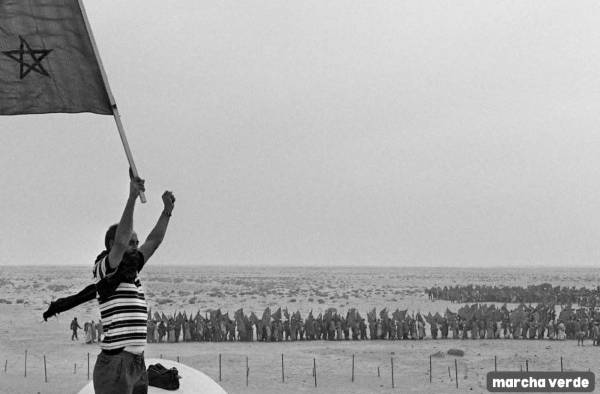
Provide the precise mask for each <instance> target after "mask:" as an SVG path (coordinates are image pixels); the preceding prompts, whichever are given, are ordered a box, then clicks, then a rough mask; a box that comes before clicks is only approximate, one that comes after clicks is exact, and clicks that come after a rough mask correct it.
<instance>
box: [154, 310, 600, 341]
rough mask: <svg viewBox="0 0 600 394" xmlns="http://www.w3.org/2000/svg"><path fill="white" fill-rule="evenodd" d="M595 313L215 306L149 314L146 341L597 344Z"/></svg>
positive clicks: (598, 332) (598, 329)
mask: <svg viewBox="0 0 600 394" xmlns="http://www.w3.org/2000/svg"><path fill="white" fill-rule="evenodd" d="M599 322H600V313H599V312H596V311H595V310H594V309H593V308H578V309H574V308H572V307H570V306H566V307H563V308H562V310H561V312H560V313H559V314H558V315H557V314H556V312H555V307H554V304H538V305H537V306H531V305H525V304H520V305H519V306H518V307H516V308H514V309H511V310H509V309H508V308H507V307H506V305H504V306H502V307H497V306H496V305H487V304H473V305H464V306H463V307H461V308H460V309H458V311H457V312H451V311H450V310H449V309H447V310H446V312H445V313H444V315H443V316H442V315H440V314H439V313H436V314H435V315H431V313H429V314H427V315H424V314H421V313H418V312H417V313H416V314H415V313H408V310H403V311H401V310H399V309H396V311H394V312H392V313H391V314H390V313H389V312H388V310H387V309H383V310H381V311H380V312H379V314H377V313H376V310H375V309H373V310H371V311H369V312H367V314H366V319H365V318H364V317H362V316H361V314H360V313H359V312H358V311H357V310H356V309H355V308H352V309H350V310H348V311H347V312H346V314H345V315H344V314H341V313H338V312H337V310H336V309H335V308H329V309H328V310H327V311H325V313H319V315H318V316H313V313H312V311H311V312H310V313H309V314H308V316H306V318H302V316H301V314H300V312H299V311H297V312H295V313H291V314H290V313H289V312H288V311H287V310H286V309H283V310H282V309H281V308H279V309H277V311H276V312H275V313H271V311H270V308H266V309H265V311H264V312H263V315H262V317H261V318H259V317H258V316H257V315H256V314H255V313H254V312H252V313H250V315H247V314H245V313H244V311H243V310H242V309H239V310H238V311H236V312H235V313H234V314H233V317H230V316H229V313H222V312H221V310H220V309H217V310H212V311H210V312H207V313H205V314H204V316H203V315H202V314H200V312H198V313H196V315H187V313H186V312H183V313H181V312H179V313H173V314H171V315H170V316H167V315H165V314H164V313H162V314H159V313H158V312H155V313H154V314H153V315H152V314H151V313H149V318H148V342H192V341H194V342H196V341H200V342H220V341H266V342H280V341H299V340H373V339H385V340H408V339H417V340H418V339H425V338H431V339H446V338H453V339H500V338H503V339H549V340H566V339H577V340H578V344H583V340H585V339H592V340H593V344H594V345H597V344H598V343H600V325H599Z"/></svg>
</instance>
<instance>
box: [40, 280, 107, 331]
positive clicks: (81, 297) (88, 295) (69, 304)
mask: <svg viewBox="0 0 600 394" xmlns="http://www.w3.org/2000/svg"><path fill="white" fill-rule="evenodd" d="M94 298H96V285H95V284H91V285H89V286H87V287H86V288H85V289H83V290H81V291H80V292H79V293H77V294H75V295H72V296H69V297H63V298H59V299H58V300H56V301H52V302H51V303H50V306H49V307H48V310H46V312H44V313H43V314H42V316H43V318H44V321H46V320H48V318H49V317H52V316H54V315H56V314H58V313H61V312H65V311H68V310H69V309H73V308H75V307H76V306H78V305H81V304H83V303H85V302H88V301H91V300H93V299H94ZM79 328H81V327H79Z"/></svg>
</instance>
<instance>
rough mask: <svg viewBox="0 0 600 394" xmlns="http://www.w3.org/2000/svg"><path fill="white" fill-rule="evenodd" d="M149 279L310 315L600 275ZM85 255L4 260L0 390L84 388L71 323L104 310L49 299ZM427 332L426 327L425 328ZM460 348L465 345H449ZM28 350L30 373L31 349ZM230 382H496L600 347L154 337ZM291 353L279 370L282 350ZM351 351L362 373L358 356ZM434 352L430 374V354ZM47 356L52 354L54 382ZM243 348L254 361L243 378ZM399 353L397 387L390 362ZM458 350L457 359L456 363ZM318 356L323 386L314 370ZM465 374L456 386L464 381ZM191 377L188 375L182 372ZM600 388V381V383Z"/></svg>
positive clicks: (75, 285) (570, 364) (404, 385)
mask: <svg viewBox="0 0 600 394" xmlns="http://www.w3.org/2000/svg"><path fill="white" fill-rule="evenodd" d="M145 271H146V272H142V282H143V283H144V288H145V291H146V295H147V298H148V304H149V307H150V308H151V309H152V311H153V312H154V311H158V312H164V313H165V314H172V313H174V312H178V311H186V312H187V313H188V314H190V313H196V312H197V311H200V312H201V313H203V314H204V313H205V312H206V311H207V310H209V309H212V308H221V309H222V311H223V312H230V316H231V314H233V312H234V311H235V310H237V309H238V308H240V307H243V308H244V311H245V312H246V313H249V312H251V311H254V312H255V313H257V314H260V313H262V311H263V310H264V308H265V307H267V306H269V307H271V310H274V309H273V308H277V307H279V306H281V307H288V309H289V310H290V312H292V311H295V310H300V311H301V312H302V315H303V316H306V313H308V311H310V310H313V313H314V314H315V315H316V314H318V313H319V312H321V311H324V310H325V309H327V308H328V307H335V308H338V309H339V310H340V312H344V311H345V310H347V309H348V308H351V307H356V308H358V310H359V311H360V312H361V314H362V315H363V316H365V315H366V312H367V311H368V310H370V309H371V308H373V307H376V308H377V311H380V310H381V309H382V308H384V307H385V308H388V310H394V309H395V308H396V307H398V308H400V309H409V310H410V311H415V312H416V311H421V312H423V313H428V312H433V313H434V312H440V313H443V311H445V310H446V307H449V308H450V309H451V310H453V311H456V310H457V309H458V308H459V307H460V306H461V305H458V304H451V303H449V302H443V301H435V302H432V301H429V300H428V299H427V297H426V296H425V294H424V293H423V289H424V288H425V287H427V286H431V285H438V284H441V285H444V284H445V283H448V284H449V285H450V284H455V283H487V284H490V283H498V284H506V285H514V284H517V285H525V284H526V283H536V284H538V283H543V282H550V283H553V284H555V285H556V284H561V285H567V286H571V285H576V284H577V285H579V286H588V287H590V286H595V283H597V282H598V277H599V272H598V270H579V271H578V270H571V269H570V270H542V271H540V270H538V271H533V270H532V271H514V270H510V271H509V270H496V271H494V270H482V271H479V272H473V271H472V270H462V271H461V270H454V271H452V272H446V271H445V270H443V269H437V270H436V269H433V270H430V269H429V270H427V269H412V270H411V269H398V270H389V271H388V270H371V269H364V270H363V269H297V270H296V269H283V270H277V269H270V268H265V269H263V270H260V269H258V270H257V269H254V268H253V269H239V268H238V269H235V270H234V269H229V270H227V269H225V270H222V269H220V268H217V267H213V268H208V269H207V268H201V269H198V268H196V269H193V268H190V269H188V270H187V271H186V268H181V269H179V268H178V269H173V268H172V267H169V268H167V267H151V268H149V269H147V270H145ZM90 280H91V270H90V269H88V268H86V267H76V268H73V267H70V268H64V267H63V268H60V269H58V270H57V269H56V268H47V267H44V268H41V267H20V268H11V267H8V268H7V267H2V268H0V315H1V316H3V317H4V318H3V319H0V393H6V394H18V393H27V394H29V393H31V394H36V393H48V394H65V393H67V394H68V393H76V392H78V390H79V389H80V388H81V387H83V386H84V385H85V384H86V383H87V381H88V376H87V374H88V372H87V371H88V361H87V360H88V354H89V360H90V365H89V368H90V376H91V372H92V371H93V366H94V362H95V359H96V356H97V354H98V353H99V346H98V344H92V345H86V344H84V343H83V342H84V341H83V332H82V331H80V339H79V341H71V333H70V330H69V325H70V322H71V320H72V319H73V317H75V316H76V317H77V318H78V320H79V322H80V325H81V326H83V322H85V321H90V320H94V321H98V318H99V313H98V310H97V306H96V304H95V302H90V303H88V304H84V305H81V306H79V307H77V308H75V309H73V310H71V311H68V312H66V313H64V314H61V315H59V316H58V318H52V319H50V320H49V321H48V322H43V320H42V318H41V314H42V312H43V310H45V308H46V307H47V303H48V302H49V301H50V300H52V299H55V298H58V297H62V296H65V295H71V294H74V293H75V292H77V291H79V290H81V289H82V288H83V287H84V286H85V285H87V284H88V283H90ZM427 333H428V335H429V331H428V332H427ZM449 349H460V350H463V351H464V356H462V357H454V356H450V355H448V354H447V351H448V350H449ZM26 351H27V370H26V371H27V376H25V352H26ZM219 354H220V355H221V380H220V384H221V385H222V386H223V387H224V388H225V390H227V391H228V392H229V393H277V394H279V393H298V392H315V393H407V392H408V393H410V392H414V393H445V392H469V393H483V392H487V391H486V388H485V383H486V382H485V379H486V373H487V372H490V371H493V370H494V358H495V360H496V365H497V368H498V370H512V371H519V370H520V369H521V368H522V369H523V370H525V369H526V368H529V370H535V371H559V370H560V368H561V357H562V361H563V368H564V370H574V371H575V370H576V371H587V370H588V369H589V370H591V371H592V372H595V373H596V374H598V373H599V372H600V347H593V346H592V345H591V341H587V342H586V344H585V346H584V347H577V345H576V341H563V342H558V341H550V340H502V339H500V340H471V339H469V340H431V339H425V340H423V341H410V340H409V341H311V342H306V341H301V342H283V343H261V342H252V343H242V342H233V343H231V342H228V343H223V342H221V343H198V342H192V343H190V342H188V343H176V344H173V343H161V344H153V343H151V344H148V347H147V349H146V356H147V357H155V358H160V357H161V356H162V357H163V358H168V359H173V360H177V358H179V360H180V361H181V362H183V363H185V364H187V365H190V366H192V367H194V368H197V369H199V370H201V371H203V372H204V373H206V374H207V375H209V376H210V377H212V378H213V379H215V380H216V381H219ZM282 354H283V356H284V380H283V381H282V371H281V355H282ZM353 355H354V367H355V368H354V382H353V381H352V356H353ZM430 355H433V357H432V375H431V382H430V375H429V356H430ZM44 357H45V359H46V374H47V378H48V381H47V382H45V374H44ZM246 358H248V365H249V368H250V373H249V377H248V386H246ZM392 360H393V363H394V374H393V378H394V387H392V373H391V364H392ZM455 360H456V365H457V371H455ZM313 362H316V367H317V368H316V371H317V379H316V380H317V386H316V387H315V378H314V376H313ZM456 375H458V389H457V388H456V378H455V377H456ZM183 379H185V376H184V377H183ZM598 391H599V392H600V390H598Z"/></svg>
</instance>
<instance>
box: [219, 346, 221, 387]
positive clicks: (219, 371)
mask: <svg viewBox="0 0 600 394" xmlns="http://www.w3.org/2000/svg"><path fill="white" fill-rule="evenodd" d="M220 381H221V353H219V382H220Z"/></svg>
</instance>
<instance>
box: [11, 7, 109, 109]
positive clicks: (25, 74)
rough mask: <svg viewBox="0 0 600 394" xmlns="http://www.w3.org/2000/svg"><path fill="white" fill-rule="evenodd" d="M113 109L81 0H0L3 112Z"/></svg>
mask: <svg viewBox="0 0 600 394" xmlns="http://www.w3.org/2000/svg"><path fill="white" fill-rule="evenodd" d="M59 112H60V113H77V112H92V113H97V114H102V115H112V114H113V111H112V107H111V104H110V99H109V96H108V93H107V91H106V88H105V85H104V81H103V79H102V74H101V71H100V65H99V64H98V61H97V59H96V55H95V53H94V49H93V46H92V43H91V39H90V36H89V33H88V30H87V27H86V23H85V20H84V17H83V13H82V10H81V8H80V6H79V2H78V0H2V1H0V115H19V114H42V113H59Z"/></svg>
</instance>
